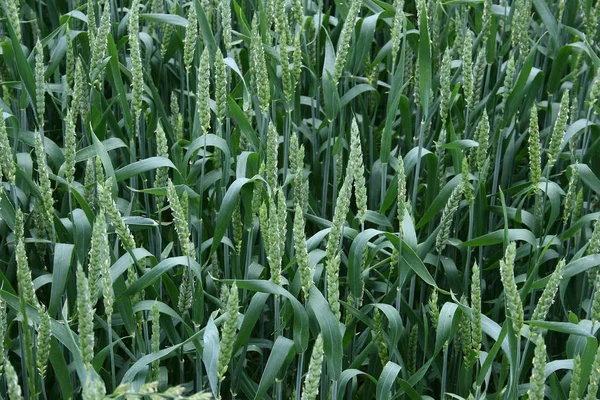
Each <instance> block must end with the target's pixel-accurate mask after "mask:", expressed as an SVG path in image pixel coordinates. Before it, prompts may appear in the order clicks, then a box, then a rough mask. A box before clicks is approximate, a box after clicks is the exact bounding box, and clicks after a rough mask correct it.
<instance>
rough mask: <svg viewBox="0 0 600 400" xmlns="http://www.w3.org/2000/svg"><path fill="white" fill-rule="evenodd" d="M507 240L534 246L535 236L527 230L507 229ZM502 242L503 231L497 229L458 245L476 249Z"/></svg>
mask: <svg viewBox="0 0 600 400" xmlns="http://www.w3.org/2000/svg"><path fill="white" fill-rule="evenodd" d="M508 240H510V241H513V242H515V241H518V240H521V241H524V242H527V243H529V244H530V245H532V246H535V244H536V237H535V235H534V234H533V233H532V232H531V231H530V230H528V229H508ZM503 242H504V229H499V230H497V231H495V232H490V233H488V234H486V235H483V236H480V237H478V238H475V239H471V240H467V241H466V242H463V243H461V244H460V246H464V247H478V246H490V245H494V244H498V243H503Z"/></svg>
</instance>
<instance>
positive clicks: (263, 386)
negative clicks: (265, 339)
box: [254, 336, 300, 399]
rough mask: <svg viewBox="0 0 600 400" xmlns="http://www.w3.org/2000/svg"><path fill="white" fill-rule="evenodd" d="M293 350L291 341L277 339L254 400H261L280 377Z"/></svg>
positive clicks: (281, 338)
mask: <svg viewBox="0 0 600 400" xmlns="http://www.w3.org/2000/svg"><path fill="white" fill-rule="evenodd" d="M293 348H294V342H293V341H292V340H290V339H288V338H286V337H284V336H278V337H277V339H276V340H275V344H273V348H272V349H271V355H270V356H269V359H268V360H267V364H266V365H265V368H264V370H263V373H262V376H261V378H260V383H259V385H258V391H257V392H256V395H255V396H254V398H255V399H261V398H262V396H263V395H264V394H265V393H267V390H269V389H270V388H271V386H273V383H274V382H275V379H276V378H277V377H278V376H280V375H281V372H282V371H285V368H286V367H285V364H289V361H291V359H290V355H293ZM297 390H300V389H299V388H298V389H297Z"/></svg>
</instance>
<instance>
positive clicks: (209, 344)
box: [202, 315, 220, 397]
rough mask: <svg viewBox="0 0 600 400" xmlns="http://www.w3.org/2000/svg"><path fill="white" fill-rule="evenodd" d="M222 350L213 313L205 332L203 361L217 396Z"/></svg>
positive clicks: (211, 388) (211, 386)
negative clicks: (219, 362) (219, 361)
mask: <svg viewBox="0 0 600 400" xmlns="http://www.w3.org/2000/svg"><path fill="white" fill-rule="evenodd" d="M219 352H220V342H219V331H218V330H217V326H216V325H215V321H214V319H213V316H212V315H211V316H210V318H209V319H208V323H207V324H206V331H205V332H204V351H203V352H202V362H203V363H204V368H206V375H207V377H208V383H209V384H210V390H211V391H212V393H213V395H214V396H215V397H218V396H219V393H218V392H217V391H218V387H219V386H218V382H219V376H218V373H219V371H218V360H219Z"/></svg>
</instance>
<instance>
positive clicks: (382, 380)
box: [375, 361, 402, 400]
mask: <svg viewBox="0 0 600 400" xmlns="http://www.w3.org/2000/svg"><path fill="white" fill-rule="evenodd" d="M401 369H402V368H401V367H400V366H399V365H398V364H396V363H393V362H391V361H388V362H387V364H386V365H385V367H383V371H381V375H380V376H379V380H378V381H377V391H376V396H375V398H376V399H377V400H383V399H389V398H390V396H391V390H392V385H393V384H394V381H395V380H396V377H397V376H398V374H399V373H400V370H401Z"/></svg>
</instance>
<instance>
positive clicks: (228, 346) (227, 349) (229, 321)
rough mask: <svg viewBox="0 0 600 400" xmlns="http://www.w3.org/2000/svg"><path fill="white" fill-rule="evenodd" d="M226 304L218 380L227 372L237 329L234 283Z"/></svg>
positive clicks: (237, 298) (237, 302)
mask: <svg viewBox="0 0 600 400" xmlns="http://www.w3.org/2000/svg"><path fill="white" fill-rule="evenodd" d="M228 292H229V293H228V296H227V304H226V305H225V322H224V323H223V328H222V329H221V342H220V346H219V358H218V364H217V365H218V367H217V370H218V371H219V372H218V376H219V379H220V380H223V379H225V373H226V372H227V370H228V367H229V362H230V361H231V356H232V352H233V342H234V340H235V331H236V329H237V320H238V308H239V297H238V289H237V285H236V284H235V282H234V283H233V285H231V289H230V290H229V291H228Z"/></svg>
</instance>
